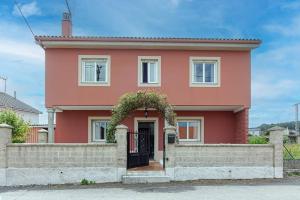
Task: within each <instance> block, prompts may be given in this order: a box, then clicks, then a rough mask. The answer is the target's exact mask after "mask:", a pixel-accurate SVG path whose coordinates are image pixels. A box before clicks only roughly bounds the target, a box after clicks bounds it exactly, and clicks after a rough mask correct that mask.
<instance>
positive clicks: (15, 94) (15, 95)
mask: <svg viewBox="0 0 300 200" xmlns="http://www.w3.org/2000/svg"><path fill="white" fill-rule="evenodd" d="M14 97H15V99H16V98H17V92H16V91H14Z"/></svg>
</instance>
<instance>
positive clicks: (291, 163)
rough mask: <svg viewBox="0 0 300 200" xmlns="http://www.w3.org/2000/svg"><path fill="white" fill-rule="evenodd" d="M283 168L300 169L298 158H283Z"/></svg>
mask: <svg viewBox="0 0 300 200" xmlns="http://www.w3.org/2000/svg"><path fill="white" fill-rule="evenodd" d="M283 168H284V169H285V170H287V171H288V170H295V171H300V159H296V160H284V161H283Z"/></svg>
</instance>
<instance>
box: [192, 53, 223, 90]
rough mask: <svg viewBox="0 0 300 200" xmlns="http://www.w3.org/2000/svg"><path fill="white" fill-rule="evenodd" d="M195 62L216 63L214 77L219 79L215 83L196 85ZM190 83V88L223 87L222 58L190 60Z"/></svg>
mask: <svg viewBox="0 0 300 200" xmlns="http://www.w3.org/2000/svg"><path fill="white" fill-rule="evenodd" d="M194 61H203V62H205V61H214V62H216V65H215V69H214V76H215V78H216V79H217V80H216V81H215V83H195V82H193V72H194ZM189 79H190V80H189V82H190V87H220V86H221V58H220V57H194V56H191V57H190V59H189Z"/></svg>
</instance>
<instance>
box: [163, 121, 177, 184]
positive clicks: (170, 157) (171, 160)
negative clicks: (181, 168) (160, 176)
mask: <svg viewBox="0 0 300 200" xmlns="http://www.w3.org/2000/svg"><path fill="white" fill-rule="evenodd" d="M164 132H165V135H164V137H165V170H166V174H167V175H168V176H169V177H170V178H171V180H173V179H174V175H175V172H174V167H175V153H176V152H175V143H176V142H175V143H173V144H169V143H168V135H169V134H173V135H175V136H176V127H175V126H167V127H165V128H164Z"/></svg>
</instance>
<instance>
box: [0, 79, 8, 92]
mask: <svg viewBox="0 0 300 200" xmlns="http://www.w3.org/2000/svg"><path fill="white" fill-rule="evenodd" d="M0 79H1V80H3V81H4V93H6V80H7V78H6V77H4V76H0Z"/></svg>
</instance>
